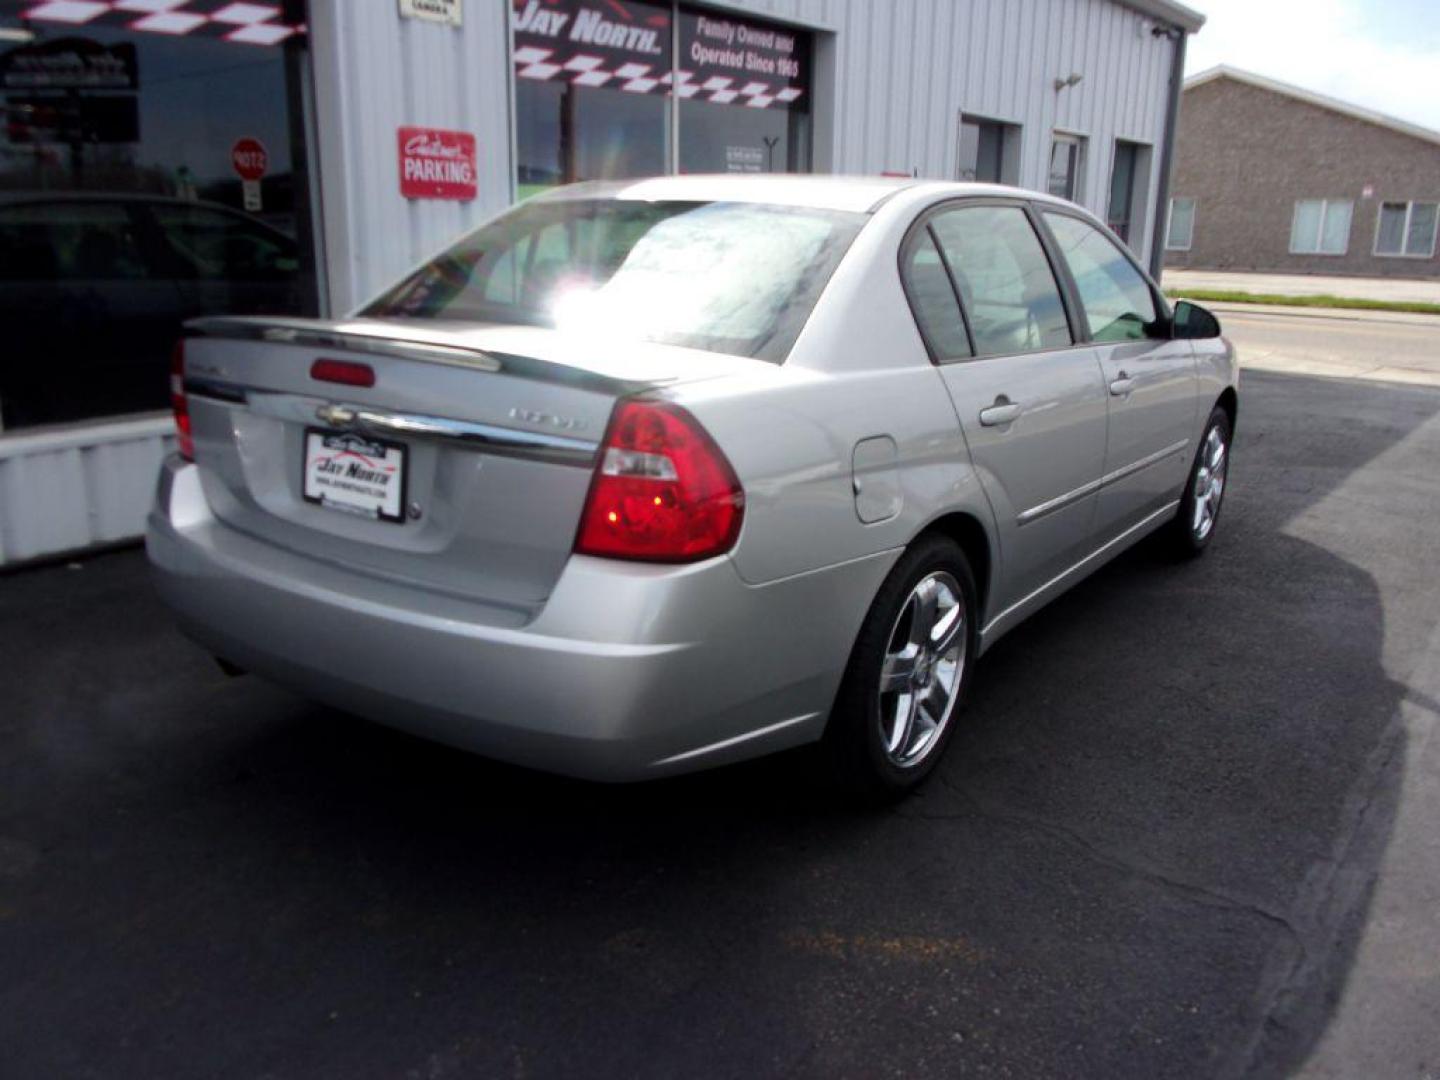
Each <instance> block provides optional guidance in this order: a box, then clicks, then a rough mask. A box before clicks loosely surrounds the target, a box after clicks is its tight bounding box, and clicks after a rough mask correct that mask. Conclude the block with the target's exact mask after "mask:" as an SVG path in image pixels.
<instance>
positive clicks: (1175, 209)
mask: <svg viewBox="0 0 1440 1080" xmlns="http://www.w3.org/2000/svg"><path fill="white" fill-rule="evenodd" d="M1194 242H1195V200H1194V199H1189V198H1177V199H1171V200H1170V226H1169V228H1167V229H1166V230H1165V250H1166V251H1189V250H1190V245H1191V244H1193V243H1194Z"/></svg>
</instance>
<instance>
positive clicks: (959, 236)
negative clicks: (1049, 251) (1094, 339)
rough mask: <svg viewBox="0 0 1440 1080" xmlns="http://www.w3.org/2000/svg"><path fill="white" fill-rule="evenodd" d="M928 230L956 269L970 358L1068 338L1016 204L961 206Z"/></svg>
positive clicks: (1045, 267) (1040, 251)
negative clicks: (971, 350)
mask: <svg viewBox="0 0 1440 1080" xmlns="http://www.w3.org/2000/svg"><path fill="white" fill-rule="evenodd" d="M931 228H932V229H933V230H934V231H935V235H936V237H937V238H938V239H939V241H940V248H941V250H942V251H944V252H945V258H946V260H947V261H948V262H949V263H950V269H951V271H952V272H953V273H954V275H955V284H956V285H957V286H958V287H959V289H960V298H961V300H962V301H964V304H965V314H966V315H968V316H969V318H970V332H971V334H973V335H974V337H975V354H976V355H977V356H999V355H1003V354H1005V353H1017V352H1033V351H1035V350H1037V349H1049V348H1061V347H1063V346H1066V345H1069V344H1070V343H1071V339H1070V327H1069V324H1068V323H1066V321H1065V305H1064V303H1063V302H1062V301H1061V299H1060V290H1059V288H1058V287H1057V286H1056V284H1055V275H1054V274H1053V273H1052V272H1051V270H1050V263H1049V261H1048V260H1047V259H1046V258H1045V250H1044V248H1042V247H1041V246H1040V240H1039V238H1038V237H1037V236H1036V235H1035V230H1034V229H1033V228H1031V226H1030V219H1029V218H1027V217H1026V216H1025V212H1024V211H1023V210H1021V209H1020V208H1019V207H1017V206H967V207H961V208H959V209H955V210H950V211H947V212H945V213H942V214H938V215H936V217H934V218H933V219H931Z"/></svg>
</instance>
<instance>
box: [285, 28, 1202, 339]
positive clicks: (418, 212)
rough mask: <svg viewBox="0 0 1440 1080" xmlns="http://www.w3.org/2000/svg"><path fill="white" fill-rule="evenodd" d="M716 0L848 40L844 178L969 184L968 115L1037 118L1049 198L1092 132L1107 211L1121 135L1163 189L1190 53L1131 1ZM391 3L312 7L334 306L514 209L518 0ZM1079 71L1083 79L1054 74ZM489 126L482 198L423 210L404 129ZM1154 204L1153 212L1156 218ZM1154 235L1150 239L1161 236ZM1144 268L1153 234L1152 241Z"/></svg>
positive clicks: (841, 152)
mask: <svg viewBox="0 0 1440 1080" xmlns="http://www.w3.org/2000/svg"><path fill="white" fill-rule="evenodd" d="M711 6H714V7H718V8H723V9H728V10H732V11H740V12H752V13H754V14H756V15H760V16H764V17H769V18H773V19H779V20H783V21H786V22H792V23H796V24H799V25H802V26H809V27H812V28H817V29H818V31H819V32H820V33H822V34H825V33H833V34H834V35H835V37H834V39H833V44H834V48H835V55H836V87H835V88H836V93H835V96H834V99H833V100H831V101H828V102H827V101H825V100H824V99H823V96H822V97H820V98H818V99H817V100H816V102H815V107H816V108H817V109H829V110H832V111H833V112H832V115H833V117H834V155H833V160H832V161H830V162H828V163H827V162H819V163H818V164H819V166H820V167H822V168H824V167H828V168H830V169H832V170H833V171H836V172H853V173H878V172H882V171H886V170H890V171H904V172H911V171H914V172H917V173H918V174H919V175H921V176H929V177H940V178H953V177H954V176H955V172H956V156H957V139H958V134H959V132H958V117H959V114H960V113H961V111H965V112H969V113H975V114H978V115H981V116H985V117H990V118H994V119H1001V120H1007V121H1010V122H1012V123H1017V124H1020V125H1021V126H1022V146H1021V170H1020V182H1021V184H1022V185H1023V186H1025V187H1032V188H1041V187H1044V184H1045V173H1046V169H1047V166H1048V162H1049V152H1050V134H1051V132H1052V131H1053V130H1055V129H1056V128H1060V129H1063V130H1066V131H1070V132H1074V133H1077V134H1080V135H1084V136H1086V137H1087V138H1088V140H1089V143H1088V151H1087V154H1086V162H1085V176H1084V182H1083V191H1084V194H1083V196H1082V198H1083V201H1084V202H1085V203H1086V205H1087V206H1089V208H1090V209H1091V210H1093V211H1095V212H1096V213H1101V214H1103V212H1104V210H1105V202H1106V196H1107V194H1108V190H1109V183H1110V168H1111V160H1112V157H1113V150H1114V143H1115V139H1116V138H1124V139H1129V140H1133V141H1135V142H1140V143H1146V144H1149V145H1151V146H1153V147H1155V148H1156V152H1155V153H1153V154H1152V155H1151V170H1150V176H1149V179H1148V187H1147V191H1148V192H1149V195H1150V200H1151V202H1152V204H1153V199H1154V192H1155V191H1156V189H1157V186H1158V180H1159V177H1158V170H1159V162H1160V154H1159V146H1160V144H1161V141H1162V137H1163V129H1164V123H1165V101H1166V87H1167V82H1168V79H1169V74H1170V63H1171V59H1172V56H1173V46H1172V45H1171V43H1170V42H1169V41H1168V40H1167V39H1165V38H1163V37H1155V36H1154V35H1152V34H1151V33H1150V32H1149V31H1150V28H1151V27H1152V26H1153V25H1154V23H1153V21H1152V20H1150V19H1149V18H1148V17H1147V16H1144V15H1141V14H1140V13H1139V12H1137V11H1135V10H1133V9H1131V8H1129V7H1125V6H1122V5H1121V4H1119V3H1117V2H1115V0H722V2H720V3H715V4H712V5H711ZM396 7H397V6H396V5H395V4H394V3H391V2H388V0H366V2H363V3H356V2H354V0H311V8H312V19H311V21H312V26H313V43H314V44H313V48H314V53H315V71H316V107H317V113H318V125H317V126H318V128H319V131H320V143H321V146H320V153H319V159H320V168H321V175H322V188H323V194H322V197H323V199H324V207H323V218H324V222H325V229H326V240H327V243H328V245H329V249H330V263H331V272H330V289H331V298H332V302H333V305H334V308H335V310H337V311H343V310H346V309H348V308H350V307H353V306H354V305H355V304H357V303H359V302H361V301H362V300H364V299H365V298H367V297H369V296H371V295H373V294H374V293H375V292H376V291H377V290H379V289H380V288H382V287H383V286H384V285H385V284H386V283H388V282H389V281H391V280H393V279H394V278H395V277H397V276H398V275H399V274H400V273H402V272H403V271H404V270H406V269H407V268H408V267H409V266H411V265H413V264H414V263H415V262H417V261H418V260H419V259H421V258H422V257H423V256H425V255H426V254H428V253H429V252H431V251H433V250H435V249H436V248H438V247H440V246H442V245H443V244H444V243H445V242H446V241H447V240H449V239H450V238H452V237H454V236H455V235H457V234H458V233H460V232H461V231H463V230H464V229H466V228H468V227H471V226H473V225H475V224H478V223H479V222H480V221H482V220H484V219H485V218H486V217H489V216H490V215H491V214H493V213H496V212H497V211H499V210H501V209H503V208H504V207H505V206H506V205H507V204H508V202H509V201H510V198H511V192H512V174H513V168H512V164H511V161H512V153H511V146H512V141H511V131H510V114H511V106H510V97H511V74H510V65H509V61H508V0H466V3H465V13H464V19H465V23H464V26H463V27H462V28H460V29H455V28H452V27H447V26H442V25H437V24H432V23H422V22H417V21H413V20H406V19H401V18H400V17H399V16H398V15H397V13H396ZM1072 72H1078V73H1079V74H1081V75H1083V76H1084V79H1083V81H1082V82H1080V84H1079V85H1078V86H1074V87H1071V88H1068V89H1065V90H1061V91H1058V92H1057V91H1056V90H1055V88H1054V80H1055V79H1056V78H1057V77H1059V78H1063V77H1065V76H1067V75H1069V74H1071V73H1072ZM404 124H422V125H431V126H435V127H447V128H456V129H460V130H466V131H471V132H474V133H475V135H476V137H477V139H478V143H479V149H480V197H479V198H478V199H477V200H476V201H475V202H473V203H454V202H435V201H423V202H407V201H406V200H405V199H403V198H401V196H400V194H399V189H398V181H397V178H396V153H395V129H396V128H397V127H400V126H401V125H404ZM1153 213H1154V209H1153V205H1152V206H1151V208H1150V211H1149V213H1148V214H1147V220H1149V221H1153V220H1154V217H1153ZM1147 232H1148V230H1147ZM1134 241H1135V246H1136V248H1137V252H1138V254H1139V255H1140V256H1141V258H1142V259H1143V258H1145V256H1146V255H1147V253H1148V250H1147V249H1148V246H1149V237H1148V235H1146V236H1136V237H1135V238H1134Z"/></svg>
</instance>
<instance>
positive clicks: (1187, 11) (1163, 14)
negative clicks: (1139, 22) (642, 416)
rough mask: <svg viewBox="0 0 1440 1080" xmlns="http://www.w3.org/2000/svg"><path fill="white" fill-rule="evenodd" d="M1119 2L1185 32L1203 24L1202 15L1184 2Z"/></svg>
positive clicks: (1156, 0)
mask: <svg viewBox="0 0 1440 1080" xmlns="http://www.w3.org/2000/svg"><path fill="white" fill-rule="evenodd" d="M1120 2H1121V3H1122V4H1124V5H1125V6H1126V7H1128V8H1133V9H1134V10H1135V11H1138V12H1140V13H1141V14H1142V15H1149V16H1150V17H1151V18H1152V19H1158V20H1160V21H1161V22H1165V23H1169V24H1170V25H1171V26H1178V27H1179V28H1180V29H1181V30H1184V31H1185V32H1186V33H1187V34H1193V33H1195V32H1196V31H1197V30H1199V29H1200V28H1201V27H1202V26H1204V25H1205V16H1204V15H1201V14H1200V12H1198V11H1195V10H1193V9H1192V8H1188V7H1186V6H1185V5H1184V4H1177V3H1175V0H1120Z"/></svg>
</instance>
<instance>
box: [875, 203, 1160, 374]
mask: <svg viewBox="0 0 1440 1080" xmlns="http://www.w3.org/2000/svg"><path fill="white" fill-rule="evenodd" d="M1055 205H1056V207H1057V208H1061V209H1067V210H1068V209H1069V208H1068V207H1066V206H1065V205H1064V204H1063V203H1056V204H1055ZM986 206H998V207H1011V208H1014V209H1018V210H1020V211H1021V212H1022V213H1023V214H1024V215H1025V217H1026V219H1027V220H1028V221H1029V224H1030V228H1031V229H1032V230H1034V232H1035V238H1036V240H1038V241H1039V242H1040V250H1041V251H1042V252H1043V253H1044V255H1045V261H1046V263H1047V264H1049V267H1050V275H1051V277H1053V278H1054V279H1055V286H1056V288H1057V290H1058V291H1059V293H1060V306H1061V308H1062V309H1063V310H1064V312H1065V325H1066V326H1068V327H1069V329H1070V344H1069V345H1056V346H1051V347H1049V348H1041V349H1025V350H1021V351H1019V352H1008V353H986V354H984V355H983V356H977V355H975V334H974V332H973V331H972V330H971V328H970V312H969V311H968V310H966V307H965V298H964V297H963V296H962V295H961V294H960V288H959V286H958V285H957V284H956V282H955V275H954V273H953V271H952V270H951V268H950V260H949V259H948V258H947V257H946V255H945V249H944V248H943V247H941V246H940V241H939V239H938V237H936V236H935V235H934V233H933V232H931V230H930V222H931V221H932V220H933V219H934V218H936V217H938V216H939V215H941V214H943V213H948V212H950V211H953V210H963V209H968V208H970V207H986ZM1075 216H1077V217H1079V216H1080V215H1078V214H1077V215H1075ZM1081 220H1085V219H1084V218H1081ZM921 232H930V234H931V235H930V239H931V242H932V243H933V244H934V245H935V249H936V250H937V251H938V252H940V262H941V265H943V266H944V267H945V273H946V276H947V277H949V279H950V288H951V290H952V291H953V292H954V294H955V303H956V305H957V306H958V307H959V309H960V319H961V321H962V322H963V323H964V324H965V337H966V339H967V340H968V341H969V343H970V353H971V355H969V356H955V357H942V356H941V355H940V354H939V351H938V350H937V349H936V348H935V346H934V343H933V342H931V340H930V338H929V335H928V334H926V333H925V327H924V324H923V322H922V321H921V319H920V317H919V315H918V313H917V311H916V307H915V300H914V297H912V296H911V293H910V283H909V279H908V275H907V274H906V273H905V257H906V255H907V254H908V253H909V251H910V248H911V245H912V244H913V243H914V237H915V236H916V235H917V234H918V233H921ZM895 269H896V273H897V274H899V276H900V290H901V292H903V293H904V294H905V303H906V305H907V306H908V307H909V309H910V318H911V321H912V322H913V323H914V324H915V330H916V332H917V333H918V334H919V335H920V340H921V341H922V342H924V344H925V352H926V353H927V355H928V356H929V357H930V363H931V364H933V365H934V366H935V367H948V366H950V365H952V364H973V363H976V362H979V361H988V360H1004V359H1007V358H1010V357H1015V356H1036V355H1038V354H1041V353H1060V352H1068V351H1070V350H1071V349H1088V348H1090V347H1091V345H1092V342H1091V341H1090V335H1089V332H1088V329H1087V327H1086V325H1085V323H1084V320H1083V319H1081V318H1080V317H1079V314H1078V308H1077V306H1076V305H1077V303H1078V301H1077V300H1076V294H1075V292H1074V282H1072V281H1071V280H1070V272H1069V271H1068V270H1067V269H1066V268H1065V266H1064V264H1063V263H1061V262H1059V251H1058V249H1057V248H1056V246H1055V241H1054V237H1052V236H1051V235H1050V231H1049V229H1047V228H1046V227H1045V223H1044V222H1043V221H1041V220H1040V214H1039V212H1038V211H1037V210H1036V209H1035V205H1034V204H1033V203H1032V202H1031V201H1030V200H1029V199H1020V198H1012V197H1007V196H1003V195H958V196H953V195H952V196H950V197H948V198H945V199H942V200H941V201H940V202H937V203H934V204H932V205H930V206H927V207H925V208H924V209H923V210H921V211H920V212H919V213H918V214H916V215H915V220H914V221H912V222H911V223H910V224H909V226H908V227H907V228H906V230H905V235H904V236H903V237H902V238H901V240H900V244H899V246H898V247H897V249H896V254H895ZM1145 280H1146V282H1147V283H1149V281H1150V278H1149V276H1148V275H1147V276H1146V278H1145ZM1151 291H1152V292H1153V291H1154V286H1153V284H1152V285H1151ZM1166 312H1167V315H1168V309H1166Z"/></svg>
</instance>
